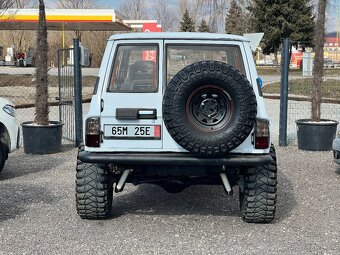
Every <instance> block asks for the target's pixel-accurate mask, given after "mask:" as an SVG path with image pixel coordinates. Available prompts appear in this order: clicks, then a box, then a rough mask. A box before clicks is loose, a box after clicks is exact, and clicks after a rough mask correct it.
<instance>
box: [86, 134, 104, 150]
mask: <svg viewBox="0 0 340 255" xmlns="http://www.w3.org/2000/svg"><path fill="white" fill-rule="evenodd" d="M99 144H100V135H86V141H85V145H86V146H88V147H99Z"/></svg>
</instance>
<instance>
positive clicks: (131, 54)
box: [108, 45, 158, 93]
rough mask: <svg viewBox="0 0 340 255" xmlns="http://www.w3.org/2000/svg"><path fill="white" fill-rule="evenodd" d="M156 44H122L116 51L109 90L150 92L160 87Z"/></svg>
mask: <svg viewBox="0 0 340 255" xmlns="http://www.w3.org/2000/svg"><path fill="white" fill-rule="evenodd" d="M157 63H158V48H157V46H156V45H121V46H119V47H118V50H117V51H116V56H115V59H114V64H113V69H112V74H111V82H110V84H109V87H108V92H120V93H143V92H144V93H150V92H156V91H157V89H158V64H157Z"/></svg>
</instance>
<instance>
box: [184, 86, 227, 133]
mask: <svg viewBox="0 0 340 255" xmlns="http://www.w3.org/2000/svg"><path fill="white" fill-rule="evenodd" d="M187 102H188V103H187V107H186V113H187V116H188V119H189V121H190V122H191V123H192V124H193V125H194V126H196V127H197V128H198V129H200V130H202V131H208V132H213V131H216V130H219V129H221V128H223V127H225V126H226V125H227V124H228V123H229V121H230V119H231V118H232V116H233V112H234V103H233V101H232V100H231V97H230V95H229V94H228V93H227V92H226V91H225V90H223V89H221V88H219V87H217V86H214V85H207V86H203V87H201V88H199V89H197V90H195V91H194V92H193V93H191V95H190V96H189V100H188V101H187Z"/></svg>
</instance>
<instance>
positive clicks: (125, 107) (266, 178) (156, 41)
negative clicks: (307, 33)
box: [76, 33, 277, 223]
mask: <svg viewBox="0 0 340 255" xmlns="http://www.w3.org/2000/svg"><path fill="white" fill-rule="evenodd" d="M255 48H256V47H255ZM251 49H254V48H253V47H252V46H251V42H250V41H249V40H248V39H247V38H245V37H242V36H235V35H225V34H210V33H128V34H121V35H114V36H112V37H111V38H110V39H109V40H108V43H107V47H106V50H105V53H104V56H103V60H102V64H101V67H100V71H99V75H98V79H97V83H96V87H95V89H94V95H93V97H92V100H91V105H90V109H89V112H88V114H87V115H86V117H85V121H84V147H81V148H80V150H79V155H78V160H77V180H76V203H77V211H78V214H79V215H80V217H82V218H84V219H103V218H107V217H109V216H110V214H111V209H112V199H113V190H115V191H116V192H121V191H122V190H123V188H124V185H125V183H133V184H134V185H138V184H142V183H153V184H157V185H160V186H161V187H163V188H164V189H165V190H166V191H168V192H172V193H176V192H180V191H182V190H183V189H184V188H185V187H187V186H190V185H197V184H199V185H201V184H205V185H223V187H224V188H225V190H226V192H227V193H229V194H231V193H232V187H233V186H238V187H239V190H240V192H239V194H240V208H241V215H242V217H243V219H244V220H245V221H246V222H255V223H268V222H271V221H272V220H273V219H274V216H275V209H276V191H277V165H276V155H275V149H274V146H272V145H271V137H270V121H269V117H268V115H267V112H266V109H265V105H264V100H263V97H262V91H261V86H260V80H259V79H258V76H257V72H256V67H255V63H254V61H253V55H252V51H251Z"/></svg>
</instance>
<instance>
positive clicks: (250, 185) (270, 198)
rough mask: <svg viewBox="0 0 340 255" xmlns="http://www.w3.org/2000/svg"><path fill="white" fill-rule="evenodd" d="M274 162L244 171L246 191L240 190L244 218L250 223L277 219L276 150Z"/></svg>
mask: <svg viewBox="0 0 340 255" xmlns="http://www.w3.org/2000/svg"><path fill="white" fill-rule="evenodd" d="M270 154H271V156H272V158H273V162H272V163H270V164H268V165H261V166H257V167H254V168H248V169H243V170H244V190H243V192H242V191H241V189H240V193H239V194H240V210H241V214H242V218H243V220H244V221H245V222H249V223H270V222H272V220H273V219H274V218H275V210H276V199H277V194H276V192H277V164H276V154H275V148H274V146H273V145H272V146H271V148H270Z"/></svg>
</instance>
